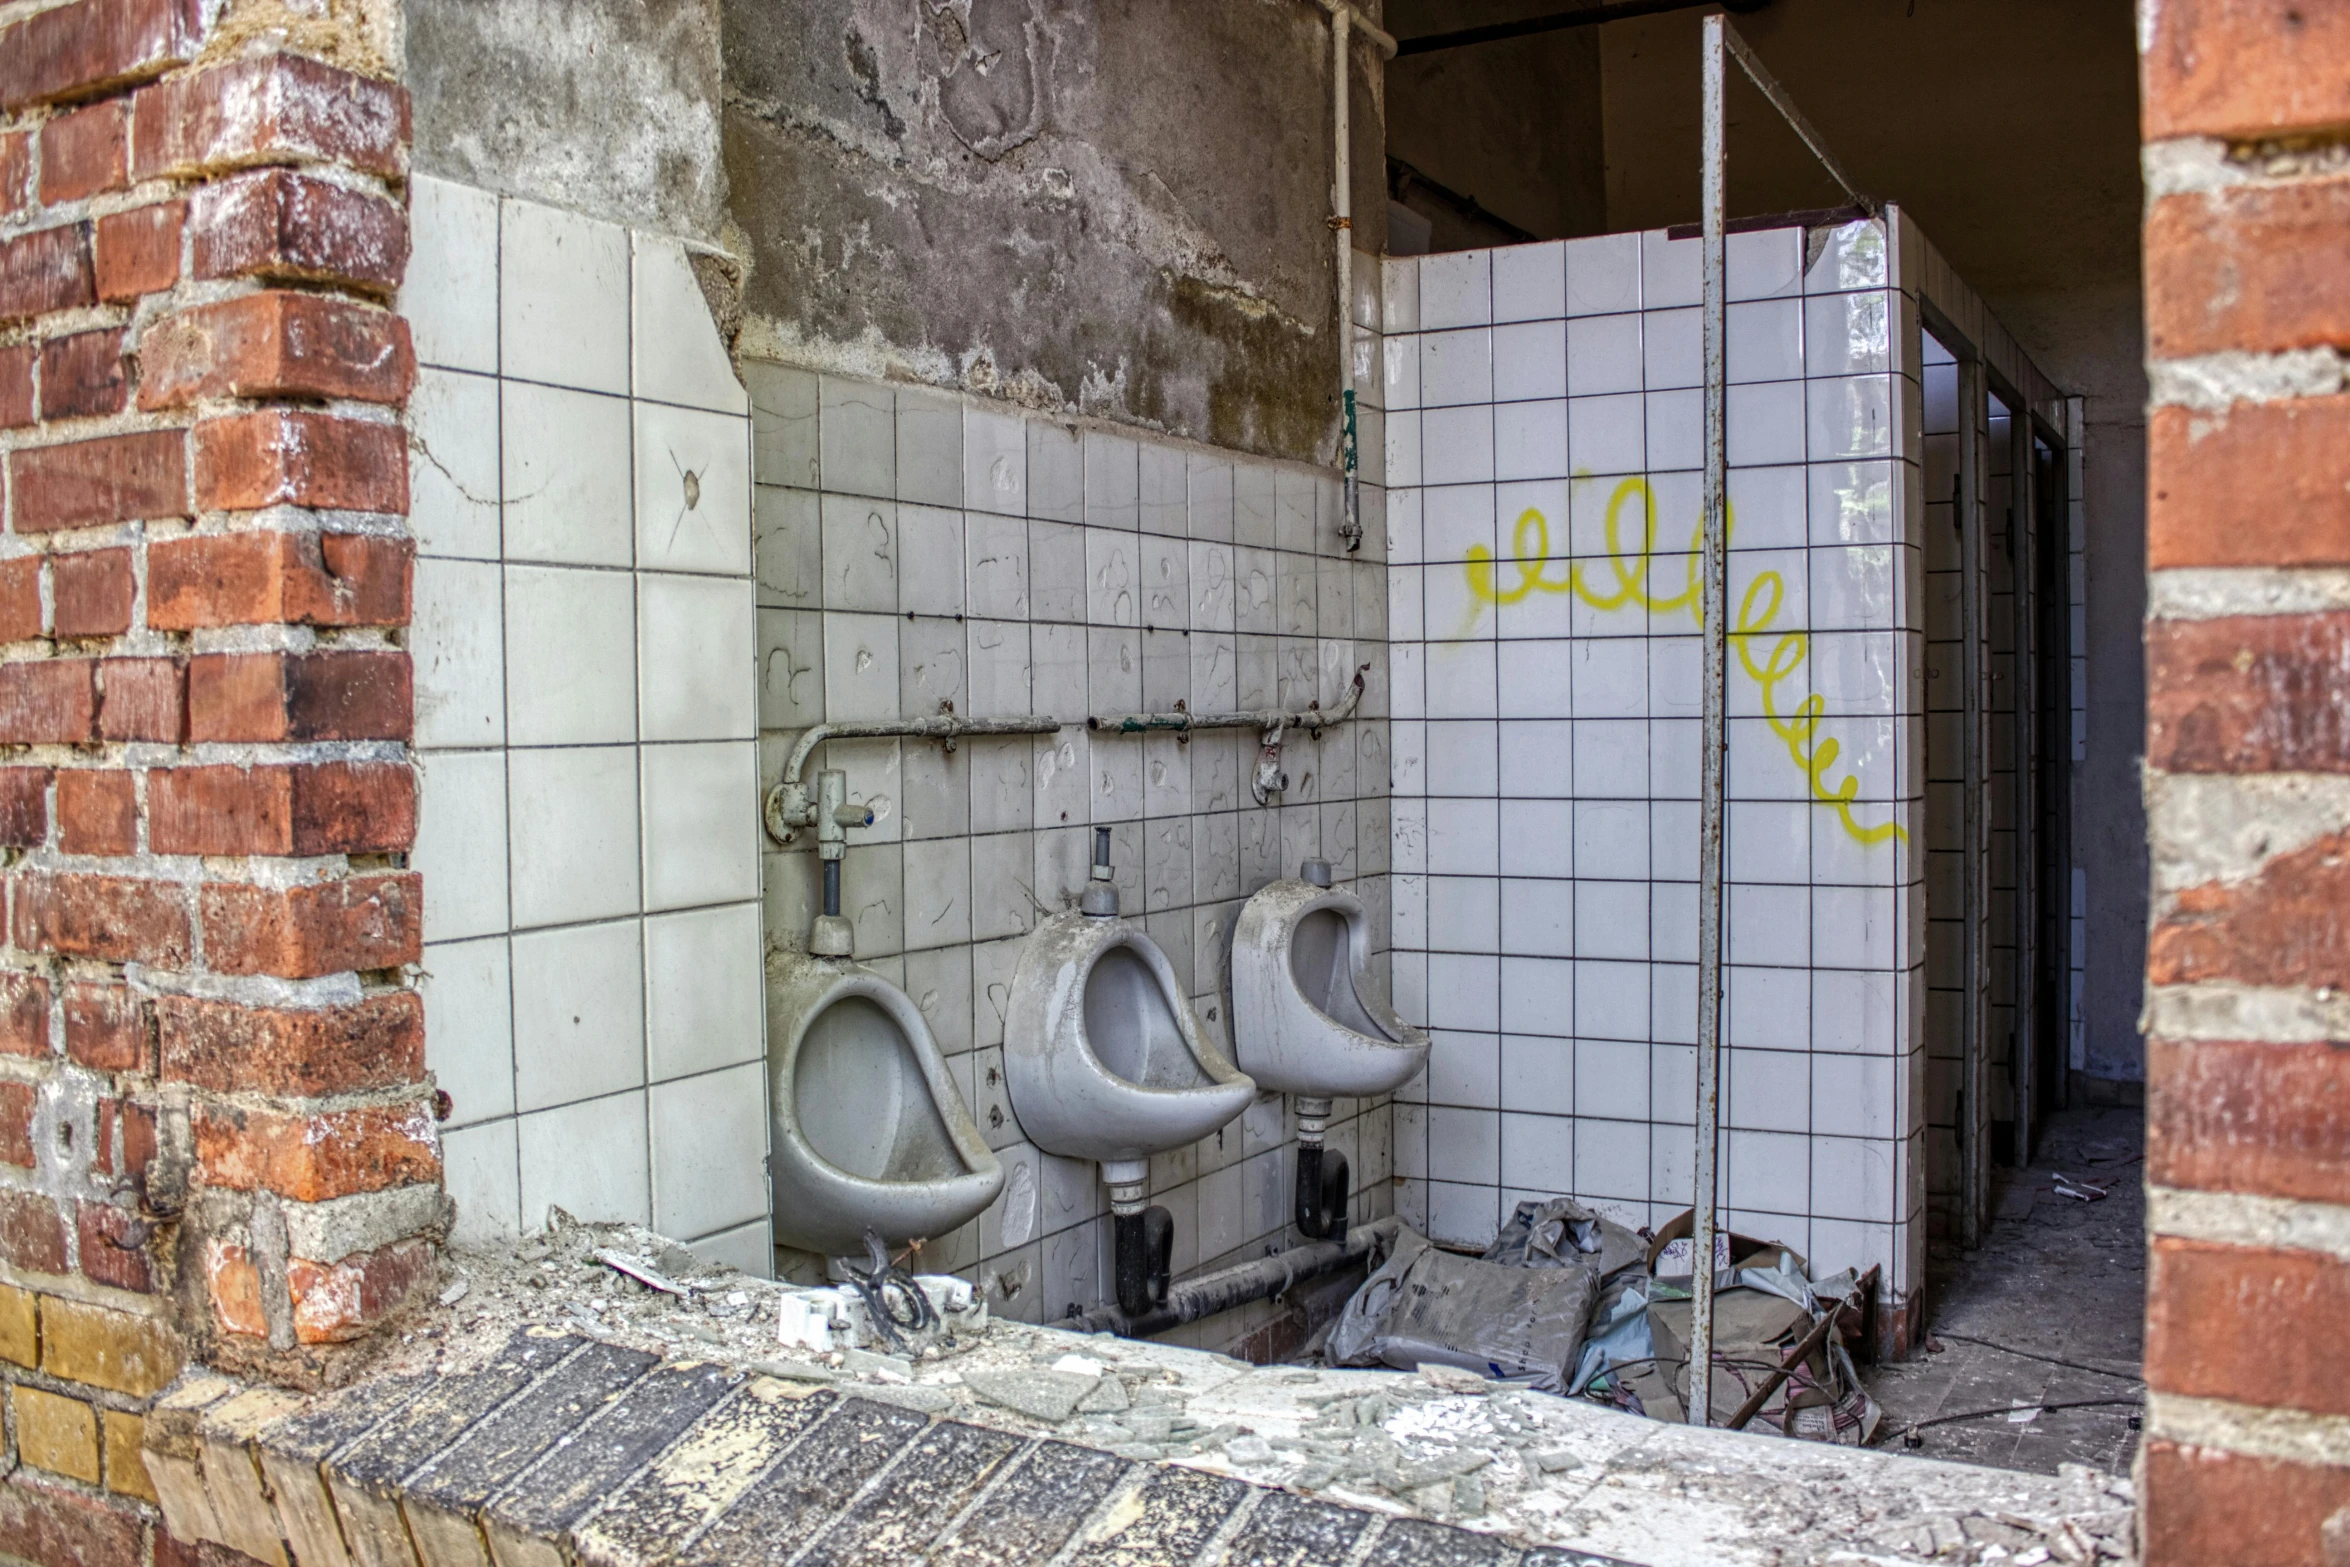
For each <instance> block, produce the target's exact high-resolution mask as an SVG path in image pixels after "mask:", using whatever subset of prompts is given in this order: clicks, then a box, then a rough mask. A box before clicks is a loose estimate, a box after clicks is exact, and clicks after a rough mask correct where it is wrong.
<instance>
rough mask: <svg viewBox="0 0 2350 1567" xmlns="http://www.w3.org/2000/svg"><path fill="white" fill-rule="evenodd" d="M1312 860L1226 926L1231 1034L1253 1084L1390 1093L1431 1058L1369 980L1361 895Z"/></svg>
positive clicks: (1325, 1093)
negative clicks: (1333, 879)
mask: <svg viewBox="0 0 2350 1567" xmlns="http://www.w3.org/2000/svg"><path fill="white" fill-rule="evenodd" d="M1329 877H1330V867H1329V866H1328V865H1327V864H1326V863H1324V862H1322V861H1319V860H1308V861H1307V862H1306V864H1305V867H1304V872H1303V874H1301V875H1299V876H1298V877H1296V878H1295V879H1292V880H1287V881H1276V882H1270V883H1268V884H1267V885H1266V886H1265V887H1264V888H1262V889H1261V890H1260V891H1259V892H1258V893H1257V895H1256V896H1255V897H1253V898H1251V899H1249V900H1248V902H1247V903H1246V904H1245V905H1243V906H1242V908H1241V911H1240V924H1239V925H1238V927H1237V928H1236V929H1235V930H1234V931H1233V933H1232V1040H1233V1048H1234V1050H1235V1052H1236V1053H1237V1054H1238V1055H1239V1057H1240V1064H1241V1065H1242V1066H1243V1067H1244V1068H1246V1069H1247V1071H1248V1074H1249V1075H1250V1076H1251V1077H1253V1078H1255V1079H1256V1080H1257V1083H1258V1085H1259V1086H1261V1087H1264V1088H1270V1089H1273V1090H1275V1091H1276V1092H1279V1093H1284V1094H1298V1095H1302V1096H1304V1097H1307V1098H1313V1099H1335V1098H1369V1097H1371V1096H1372V1095H1375V1094H1387V1093H1393V1092H1394V1091H1395V1090H1396V1089H1398V1088H1400V1087H1402V1086H1403V1085H1404V1083H1406V1082H1408V1081H1409V1080H1410V1079H1411V1076H1412V1074H1413V1073H1415V1072H1417V1071H1419V1070H1420V1068H1421V1066H1422V1065H1423V1064H1424V1063H1426V1061H1427V1059H1428V1036H1427V1034H1426V1033H1424V1032H1422V1031H1421V1030H1419V1029H1416V1028H1414V1027H1412V1026H1411V1025H1410V1024H1409V1023H1406V1022H1405V1021H1404V1020H1403V1019H1402V1018H1400V1017H1398V1016H1396V1014H1395V1010H1394V1009H1393V1008H1392V1007H1390V1006H1388V1004H1387V1003H1386V1002H1385V1001H1382V1000H1381V999H1380V998H1379V996H1378V994H1377V992H1376V991H1374V990H1373V989H1372V988H1371V986H1370V985H1369V984H1368V983H1366V971H1367V970H1368V969H1369V968H1370V965H1371V921H1370V916H1369V913H1368V911H1366V910H1365V909H1364V908H1363V901H1362V899H1360V898H1358V897H1356V896H1355V895H1354V894H1353V893H1351V892H1347V891H1345V890H1344V889H1342V888H1336V887H1333V886H1331V885H1330V880H1329Z"/></svg>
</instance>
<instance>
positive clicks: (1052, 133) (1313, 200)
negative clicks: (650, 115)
mask: <svg viewBox="0 0 2350 1567" xmlns="http://www.w3.org/2000/svg"><path fill="white" fill-rule="evenodd" d="M725 23H726V25H725V43H726V88H727V106H726V117H725V147H726V168H727V174H728V177H729V179H730V181H731V183H732V188H733V204H732V218H733V221H734V222H735V223H736V224H737V225H738V226H739V235H740V240H739V243H740V244H741V246H742V247H743V248H744V250H745V252H746V254H747V256H748V258H749V260H750V262H751V273H750V280H749V292H748V298H747V301H746V304H747V308H748V325H747V327H746V337H745V346H746V348H749V349H752V350H753V351H756V352H758V353H760V354H762V355H765V356H769V357H774V358H777V359H783V360H793V361H798V362H802V363H808V364H813V365H818V366H821V367H824V368H828V369H836V370H842V371H847V372H850V373H855V374H861V375H865V376H869V377H876V378H878V377H890V378H896V379H907V378H911V379H916V380H921V381H927V382H930V383H932V384H935V385H940V386H948V387H958V388H962V389H966V390H970V391H974V392H980V393H988V394H993V395H998V396H1007V397H1010V398H1012V399H1014V400H1016V401H1019V402H1021V403H1023V404H1025V405H1027V406H1029V407H1031V408H1036V409H1042V410H1061V411H1082V412H1084V413H1087V414H1091V415H1096V416H1099V417H1103V418H1107V419H1112V420H1117V421H1121V422H1128V423H1137V424H1143V425H1148V426H1151V427H1154V428H1157V429H1160V430H1164V431H1167V432H1169V433H1171V434H1175V435H1179V436H1184V437H1188V438H1190V439H1193V440H1199V441H1210V442H1214V443H1216V444H1218V445H1221V446H1227V447H1233V448H1238V449H1242V450H1247V451H1253V452H1260V453H1265V454H1269V455H1274V456H1280V457H1289V458H1315V457H1320V458H1322V459H1324V460H1327V459H1328V458H1329V456H1330V454H1331V453H1332V451H1333V450H1334V442H1335V434H1336V429H1337V419H1336V412H1337V393H1336V384H1335V379H1336V363H1337V361H1336V350H1335V348H1334V347H1333V333H1334V329H1335V328H1336V326H1337V303H1336V299H1335V296H1334V294H1333V291H1332V285H1331V270H1332V258H1331V242H1330V231H1329V229H1328V228H1327V227H1326V226H1325V225H1324V224H1323V222H1322V219H1323V216H1324V215H1325V214H1326V213H1327V212H1328V211H1329V210H1330V208H1329V196H1328V192H1329V184H1330V129H1329V127H1330V86H1329V77H1330V63H1329V62H1330V44H1329V32H1328V27H1327V23H1326V21H1325V19H1324V14H1323V12H1322V11H1321V9H1320V7H1318V6H1315V5H1312V4H1309V3H1307V0H1200V3H1194V4H1185V5H1181V6H1169V5H1165V4H1161V3H1157V0H957V3H954V4H945V5H923V6H918V7H909V6H905V5H902V4H898V3H896V0H805V3H799V4H793V5H777V4H774V3H772V0H729V3H728V4H727V5H726V6H725ZM1372 59H1373V57H1372V55H1371V53H1370V51H1369V49H1368V47H1367V46H1358V48H1357V50H1356V61H1357V67H1356V70H1355V72H1354V73H1353V80H1354V82H1355V84H1356V96H1355V98H1354V103H1353V113H1354V126H1355V129H1356V135H1355V163H1356V170H1357V178H1356V181H1355V187H1356V195H1355V200H1354V207H1355V211H1356V213H1357V214H1358V216H1357V227H1356V229H1355V231H1354V232H1355V238H1356V243H1357V245H1358V246H1359V247H1361V248H1364V249H1369V250H1372V251H1376V250H1377V249H1378V248H1379V245H1380V242H1381V238H1382V235H1383V233H1384V221H1385V219H1384V214H1385V210H1386V208H1385V202H1384V199H1383V192H1382V180H1381V175H1380V169H1379V149H1380V145H1381V133H1380V117H1379V94H1378V91H1377V89H1376V86H1375V85H1374V84H1375V81H1376V74H1375V72H1372V71H1371V70H1369V69H1368V67H1369V66H1370V64H1371V63H1372Z"/></svg>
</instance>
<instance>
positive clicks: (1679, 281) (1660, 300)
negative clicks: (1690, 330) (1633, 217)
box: [1640, 229, 1705, 311]
mask: <svg viewBox="0 0 2350 1567" xmlns="http://www.w3.org/2000/svg"><path fill="white" fill-rule="evenodd" d="M1704 254H1705V246H1704V244H1703V242H1701V241H1700V240H1699V239H1698V238H1697V236H1695V235H1694V234H1693V235H1691V236H1690V237H1689V238H1687V239H1668V238H1667V237H1666V232H1665V230H1663V229H1649V230H1647V231H1645V232H1644V233H1642V234H1641V236H1640V308H1641V309H1643V310H1651V311H1654V310H1668V309H1671V308H1672V307H1674V306H1676V305H1694V304H1698V303H1700V302H1701V296H1702V295H1703V293H1704V287H1705V278H1704V259H1703V258H1704Z"/></svg>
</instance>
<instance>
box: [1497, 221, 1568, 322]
mask: <svg viewBox="0 0 2350 1567" xmlns="http://www.w3.org/2000/svg"><path fill="white" fill-rule="evenodd" d="M1566 313H1567V248H1566V245H1565V244H1564V243H1562V242H1560V241H1558V240H1552V241H1549V242H1548V243H1544V244H1532V245H1509V246H1505V247H1503V248H1502V249H1499V250H1496V251H1494V252H1493V319H1494V320H1496V321H1551V320H1556V319H1558V318H1559V317H1561V316H1563V315H1565V314H1566Z"/></svg>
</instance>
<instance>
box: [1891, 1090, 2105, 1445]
mask: <svg viewBox="0 0 2350 1567" xmlns="http://www.w3.org/2000/svg"><path fill="white" fill-rule="evenodd" d="M2144 1152H2145V1117H2144V1112H2143V1111H2140V1110H2136V1109H2084V1110H2068V1111H2064V1112H2061V1113H2059V1114H2058V1115H2056V1116H2054V1117H2052V1118H2051V1119H2050V1121H2049V1125H2048V1130H2047V1133H2046V1134H2045V1136H2044V1137H2043V1138H2042V1140H2041V1145H2040V1151H2039V1155H2038V1157H2037V1158H2035V1159H2034V1160H2033V1162H2032V1163H2031V1165H2030V1166H2029V1167H2027V1168H2025V1169H2021V1170H2012V1171H1999V1172H1997V1174H1996V1175H1995V1177H1994V1179H1995V1181H1996V1182H1997V1184H1996V1185H1995V1186H1994V1189H1993V1199H1992V1200H1993V1205H1994V1212H1995V1214H1996V1215H1997V1217H1996V1218H1995V1220H1994V1222H1993V1224H1992V1227H1991V1232H1990V1234H1989V1236H1988V1237H1986V1239H1985V1241H1984V1244H1983V1245H1982V1246H1981V1247H1980V1248H1979V1249H1977V1250H1975V1251H1972V1252H1961V1251H1959V1250H1958V1249H1957V1248H1956V1247H1941V1246H1937V1248H1936V1250H1935V1254H1934V1256H1933V1258H1932V1260H1931V1264H1930V1271H1929V1275H1928V1288H1929V1292H1930V1293H1929V1306H1928V1313H1929V1314H1928V1319H1927V1321H1928V1330H1927V1331H1928V1337H1927V1347H1928V1352H1927V1353H1925V1354H1922V1355H1920V1356H1918V1357H1917V1358H1916V1359H1914V1360H1911V1361H1908V1362H1905V1363H1902V1364H1898V1365H1888V1366H1882V1367H1879V1368H1877V1370H1876V1374H1875V1375H1874V1376H1873V1377H1872V1378H1871V1382H1870V1391H1871V1392H1872V1393H1874V1394H1875V1395H1876V1398H1877V1401H1878V1402H1879V1403H1880V1404H1882V1405H1883V1406H1884V1409H1885V1426H1884V1429H1885V1431H1886V1433H1887V1434H1886V1435H1885V1436H1883V1437H1881V1438H1880V1439H1879V1445H1880V1446H1881V1447H1882V1448H1884V1449H1886V1450H1889V1451H1893V1452H1900V1451H1903V1450H1904V1449H1903V1445H1902V1433H1903V1432H1904V1431H1906V1430H1908V1429H1909V1428H1910V1427H1911V1426H1912V1425H1913V1424H1916V1423H1918V1422H1922V1421H1933V1420H1937V1419H1939V1418H1940V1417H1943V1416H1947V1415H1954V1414H1959V1413H1961V1412H1962V1411H1966V1410H1974V1409H2010V1410H2014V1411H2015V1413H2014V1414H2012V1415H1991V1416H1987V1417H1985V1418H1982V1419H1972V1420H1951V1421H1946V1422H1944V1423H1942V1424H1935V1425H1926V1426H1923V1427H1922V1428H1921V1429H1920V1430H1919V1431H1918V1433H1917V1434H1918V1436H1919V1437H1920V1438H1922V1440H1923V1445H1922V1446H1921V1447H1919V1448H1917V1449H1915V1451H1916V1453H1917V1454H1918V1455H1919V1456H1922V1457H1926V1458H1941V1459H1950V1460H1954V1461H1956V1462H1959V1463H1969V1464H1990V1465H1995V1466H1997V1467H1999V1468H2002V1469H2020V1470H2027V1471H2031V1472H2034V1473H2038V1474H2054V1473H2056V1472H2057V1466H2058V1465H2059V1464H2067V1463H2074V1464H2089V1465H2092V1466H2094V1467H2096V1468H2098V1469H2102V1470H2105V1471H2107V1472H2108V1473H2112V1474H2127V1473H2128V1472H2129V1468H2130V1460H2131V1458H2132V1457H2133V1456H2134V1454H2135V1453H2136V1451H2137V1446H2138V1433H2137V1432H2136V1431H2134V1430H2132V1429H2131V1419H2132V1417H2133V1416H2134V1415H2136V1414H2137V1409H2136V1407H2135V1406H2134V1403H2133V1404H2108V1405H2104V1406H2102V1407H2093V1408H2082V1409H2050V1410H2042V1411H2041V1412H2039V1413H2038V1414H2033V1415H2030V1416H2029V1418H2024V1416H2025V1414H2026V1411H2024V1410H2021V1409H2017V1408H2016V1406H2018V1405H2029V1404H2043V1403H2071V1402H2074V1401H2078V1400H2090V1399H2101V1400H2103V1399H2126V1400H2135V1399H2137V1398H2138V1397H2139V1395H2140V1391H2141V1390H2140V1386H2139V1383H2138V1380H2137V1377H2138V1374H2139V1371H2140V1369H2141V1338H2142V1323H2143V1321H2144V1317H2145V1295H2146V1241H2145V1231H2146V1206H2145V1192H2144V1186H2143V1178H2144V1173H2145V1172H2144V1165H2143V1157H2144ZM2081 1183H2087V1185H2088V1186H2089V1187H2096V1188H2102V1189H2103V1190H2104V1191H2105V1194H2106V1195H2105V1196H2104V1197H2103V1198H2102V1199H2100V1200H2097V1201H2094V1202H2083V1201H2080V1200H2078V1199H2076V1198H2072V1197H2067V1196H2064V1195H2061V1193H2060V1191H2059V1187H2060V1186H2063V1185H2067V1184H2070V1185H2074V1186H2075V1187H2076V1189H2078V1188H2079V1187H2080V1185H2081ZM1937 1345H1938V1346H1939V1352H1935V1346H1937ZM1994 1345H1996V1346H1999V1347H1998V1348H1994V1347H1992V1346H1994ZM2031 1357H2039V1358H2031ZM2063 1362H2070V1364H2064V1363H2063ZM2090 1368H2094V1369H2090ZM2106 1373H2119V1374H2118V1375H2109V1374H2106Z"/></svg>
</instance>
